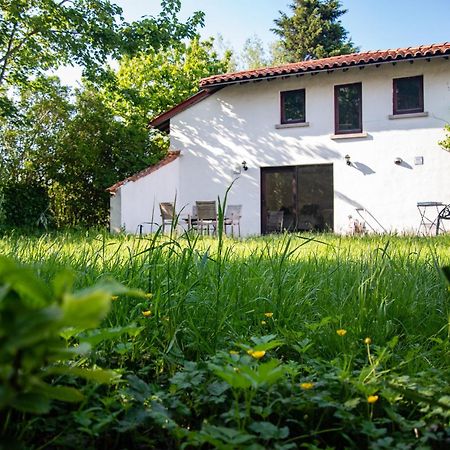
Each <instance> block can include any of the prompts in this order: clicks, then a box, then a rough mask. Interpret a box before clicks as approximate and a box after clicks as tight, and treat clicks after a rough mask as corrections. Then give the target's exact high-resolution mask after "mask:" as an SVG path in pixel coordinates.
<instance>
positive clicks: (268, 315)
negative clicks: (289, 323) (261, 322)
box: [264, 312, 273, 319]
mask: <svg viewBox="0 0 450 450" xmlns="http://www.w3.org/2000/svg"><path fill="white" fill-rule="evenodd" d="M264 315H265V316H266V317H267V318H269V319H270V318H271V317H272V316H273V313H272V312H266V313H264Z"/></svg>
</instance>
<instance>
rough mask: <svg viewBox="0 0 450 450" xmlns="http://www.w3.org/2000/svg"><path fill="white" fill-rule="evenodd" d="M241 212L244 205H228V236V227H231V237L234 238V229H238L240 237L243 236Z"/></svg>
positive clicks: (226, 213) (225, 222) (226, 211)
mask: <svg viewBox="0 0 450 450" xmlns="http://www.w3.org/2000/svg"><path fill="white" fill-rule="evenodd" d="M241 211H242V205H227V209H226V210H225V218H224V228H225V234H227V226H229V227H231V236H234V227H235V226H237V227H238V236H239V237H240V236H241V217H242V216H241Z"/></svg>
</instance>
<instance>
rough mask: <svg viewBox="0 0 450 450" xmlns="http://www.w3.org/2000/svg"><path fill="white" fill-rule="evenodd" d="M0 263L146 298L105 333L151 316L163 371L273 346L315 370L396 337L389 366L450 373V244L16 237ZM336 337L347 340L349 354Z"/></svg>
mask: <svg viewBox="0 0 450 450" xmlns="http://www.w3.org/2000/svg"><path fill="white" fill-rule="evenodd" d="M0 252H1V253H2V254H5V255H9V256H12V257H14V258H16V259H18V260H20V261H23V262H26V263H31V264H32V265H33V266H34V267H35V269H36V271H38V272H39V273H40V275H42V276H44V277H46V278H48V279H49V280H50V279H51V278H52V277H53V275H54V274H55V273H56V272H58V271H59V270H61V268H67V267H69V268H70V269H71V270H73V271H74V272H75V274H76V284H77V287H83V286H89V285H91V284H92V283H94V282H97V281H98V280H99V279H101V278H103V277H110V278H114V279H116V280H118V281H120V282H122V283H124V284H125V285H127V286H129V287H133V288H140V289H143V290H145V291H146V292H148V293H151V294H152V298H151V300H149V302H148V304H143V303H142V302H139V301H137V300H132V299H129V298H119V299H118V300H117V301H115V302H114V305H113V310H112V313H111V314H110V316H109V317H108V319H107V323H106V324H105V326H119V325H126V324H128V323H130V322H133V321H141V322H142V314H141V313H142V310H144V309H151V311H152V318H151V319H150V320H147V321H145V322H144V324H145V326H146V333H145V335H144V336H143V338H142V342H141V346H142V348H150V347H151V348H157V349H158V351H159V352H160V354H163V355H166V356H167V358H168V360H174V361H176V359H177V358H178V357H179V358H186V359H199V358H202V357H205V356H207V355H212V354H214V353H215V352H217V351H218V350H219V349H224V348H229V347H230V346H232V343H233V342H236V341H243V340H245V339H249V338H250V337H251V336H255V335H265V334H266V335H267V334H275V335H277V336H278V337H281V338H283V339H284V340H285V341H286V342H288V343H290V344H292V345H300V344H301V345H303V346H304V347H306V346H307V347H308V348H309V349H311V350H308V351H314V352H316V353H317V355H320V356H321V357H322V358H333V357H335V356H336V355H339V354H342V353H343V352H344V353H347V354H348V355H349V357H350V358H356V357H357V356H358V354H359V352H360V348H361V346H360V345H359V344H360V342H361V341H362V340H363V339H364V338H365V337H366V336H370V337H371V339H372V340H373V341H374V342H376V343H377V344H378V345H380V346H382V345H386V344H387V343H388V342H389V341H390V340H391V339H392V338H393V337H394V336H397V337H398V338H399V344H398V347H397V352H396V358H394V360H393V361H392V362H391V363H392V364H393V365H397V366H398V365H402V367H404V368H405V370H419V369H421V368H427V367H444V366H445V365H447V364H448V363H449V359H448V357H449V355H448V353H442V352H441V351H436V348H437V347H436V342H438V341H439V340H445V339H447V338H448V337H449V332H450V328H449V318H450V310H449V293H448V291H447V289H446V286H445V283H444V281H443V278H442V275H441V272H440V270H439V266H440V265H445V264H450V237H448V236H442V237H437V238H432V239H426V238H417V237H396V236H368V237H339V236H334V235H314V236H312V235H309V236H297V235H287V234H286V235H281V236H269V237H259V238H249V239H243V240H233V239H227V238H223V237H221V239H219V240H217V239H214V238H204V237H198V236H196V235H183V236H181V237H170V236H169V237H167V236H162V235H159V234H156V235H151V236H147V237H143V238H138V237H134V236H127V235H120V236H110V235H108V234H106V233H102V232H97V233H95V232H87V233H60V234H53V235H44V236H41V237H26V236H19V235H15V234H11V235H7V236H4V237H3V239H1V240H0ZM265 313H273V316H271V317H266V316H265ZM269 315H270V314H269ZM339 328H343V329H346V330H347V332H348V333H347V335H346V336H345V341H346V346H345V349H344V348H343V347H342V341H343V339H341V338H340V337H339V336H338V335H337V334H336V329H339ZM299 343H300V344H299ZM312 349H314V350H312ZM299 351H302V350H301V349H299ZM290 356H292V355H289V354H287V355H286V357H287V358H288V357H290Z"/></svg>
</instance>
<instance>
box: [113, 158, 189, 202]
mask: <svg viewBox="0 0 450 450" xmlns="http://www.w3.org/2000/svg"><path fill="white" fill-rule="evenodd" d="M179 156H180V150H171V151H169V153H168V154H167V156H166V157H165V158H164V159H162V160H161V161H159V162H158V163H156V164H153V165H152V166H150V167H147V168H146V169H144V170H141V171H140V172H138V173H136V174H134V175H132V176H131V177H128V178H125V180H122V181H119V182H117V183H116V184H113V185H112V186H111V187H109V188H108V189H106V190H107V191H109V192H110V193H111V194H115V193H116V192H117V190H118V189H119V188H120V187H121V186H123V185H124V184H126V183H128V182H129V181H136V180H139V178H143V177H145V176H147V175H149V174H151V173H153V172H156V171H157V170H159V169H161V167H164V166H166V165H167V164H169V163H171V162H172V161H175V160H176V159H177V158H178V157H179Z"/></svg>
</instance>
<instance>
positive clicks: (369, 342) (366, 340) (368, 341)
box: [364, 337, 372, 345]
mask: <svg viewBox="0 0 450 450" xmlns="http://www.w3.org/2000/svg"><path fill="white" fill-rule="evenodd" d="M371 343H372V339H370V337H366V338H365V339H364V344H366V345H370V344H371Z"/></svg>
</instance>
